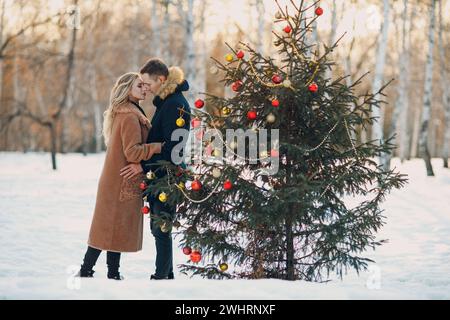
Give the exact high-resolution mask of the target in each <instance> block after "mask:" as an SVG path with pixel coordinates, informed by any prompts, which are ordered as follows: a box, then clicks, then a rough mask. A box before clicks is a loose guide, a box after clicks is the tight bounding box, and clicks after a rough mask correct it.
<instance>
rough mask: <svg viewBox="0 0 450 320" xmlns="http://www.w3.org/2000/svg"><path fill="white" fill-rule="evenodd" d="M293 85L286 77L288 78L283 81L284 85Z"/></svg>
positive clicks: (286, 86)
mask: <svg viewBox="0 0 450 320" xmlns="http://www.w3.org/2000/svg"><path fill="white" fill-rule="evenodd" d="M291 85H292V82H291V80H288V79H286V80H284V81H283V86H284V87H285V88H289V87H290V86H291Z"/></svg>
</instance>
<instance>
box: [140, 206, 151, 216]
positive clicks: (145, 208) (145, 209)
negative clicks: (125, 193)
mask: <svg viewBox="0 0 450 320" xmlns="http://www.w3.org/2000/svg"><path fill="white" fill-rule="evenodd" d="M141 212H142V214H148V213H149V212H150V208H149V207H147V206H145V207H143V208H142V209H141Z"/></svg>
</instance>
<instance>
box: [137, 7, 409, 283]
mask: <svg viewBox="0 0 450 320" xmlns="http://www.w3.org/2000/svg"><path fill="white" fill-rule="evenodd" d="M292 5H293V7H294V8H295V12H294V14H292V15H290V14H289V11H288V9H285V8H282V7H279V12H278V13H277V14H276V16H275V17H276V19H275V23H276V24H277V25H278V26H280V28H279V29H280V31H279V32H274V34H275V36H276V41H275V46H276V47H277V49H278V55H279V59H278V60H277V59H274V58H273V57H264V56H263V55H261V54H260V53H259V52H256V51H255V50H254V49H252V47H251V46H250V45H248V44H244V43H240V44H239V46H238V47H237V48H232V47H231V46H229V48H230V52H229V54H227V55H226V57H225V59H224V61H219V60H214V61H215V68H217V69H216V70H217V72H220V73H221V74H222V75H223V84H224V85H225V86H231V89H232V91H233V96H232V97H229V98H223V97H217V96H213V95H208V94H206V95H205V97H202V99H200V98H199V99H198V100H197V101H196V103H195V107H196V108H195V110H194V111H193V115H192V118H193V120H192V126H191V128H192V132H191V135H192V140H193V141H194V142H195V143H194V146H193V147H192V148H191V152H190V153H189V154H188V155H187V158H188V160H191V161H190V162H189V161H187V160H186V163H187V164H188V167H187V168H183V167H181V166H177V165H174V164H171V163H162V164H163V167H162V168H161V169H160V170H162V169H163V170H164V171H165V172H167V175H165V176H163V177H162V178H159V179H158V178H156V176H155V174H154V173H152V172H150V173H149V174H148V175H147V177H148V180H149V181H146V184H145V186H147V185H148V188H147V190H146V191H145V194H146V195H148V194H149V193H153V194H154V195H156V196H157V197H159V199H160V201H162V202H167V203H169V204H171V205H173V206H177V217H176V219H175V221H172V219H171V217H168V216H160V217H155V218H156V219H158V222H159V223H160V226H161V228H162V230H164V231H167V232H169V231H170V230H172V227H176V229H177V236H180V237H182V239H181V243H182V244H183V246H184V247H183V248H182V250H183V252H184V253H185V254H186V255H187V262H186V263H185V264H183V265H181V269H182V271H183V272H185V273H187V274H191V275H196V274H200V275H202V276H204V277H208V278H253V279H254V278H277V279H288V280H296V279H303V280H308V281H325V280H327V279H328V278H329V275H330V272H336V273H337V274H338V275H340V276H341V277H342V274H343V272H344V271H345V270H347V269H349V268H353V269H356V270H357V271H359V270H362V269H364V268H366V267H367V266H368V263H369V262H371V260H370V259H367V258H365V257H364V256H363V255H364V253H365V251H366V250H367V249H370V248H376V247H377V246H379V245H381V244H382V243H383V240H378V239H377V238H376V232H377V231H378V230H379V229H380V228H381V227H382V226H383V224H384V223H385V217H384V216H383V210H382V209H381V208H380V205H381V203H382V201H383V200H384V199H385V197H386V195H387V194H388V193H389V192H390V191H391V190H392V189H393V188H400V187H402V186H403V185H404V184H405V183H406V178H405V177H404V176H403V175H401V174H399V173H398V172H395V171H394V170H395V169H393V170H389V171H384V170H383V168H382V166H380V165H379V164H378V163H377V162H376V159H377V158H378V156H379V155H380V154H382V153H386V152H391V151H392V149H393V148H394V145H392V144H391V139H387V140H386V141H384V142H383V143H382V144H380V142H378V141H369V142H363V143H358V142H357V141H356V139H355V138H354V137H355V136H356V135H357V128H362V129H367V128H368V126H370V125H371V124H372V123H373V122H374V121H376V120H377V119H374V118H371V116H370V114H371V110H373V108H378V107H380V104H381V103H384V101H383V100H381V97H382V96H383V93H382V91H383V89H384V88H382V89H381V90H380V91H379V92H376V93H374V94H368V93H365V94H357V92H356V89H357V87H358V85H359V84H360V83H361V81H362V79H363V77H361V78H360V79H358V80H357V81H355V82H354V83H353V84H352V85H350V86H347V85H346V84H345V77H339V78H337V79H335V80H332V79H329V78H325V74H326V69H327V68H330V69H331V68H332V67H333V65H334V63H333V62H332V61H331V59H330V52H331V51H332V50H333V49H334V48H335V47H336V46H337V43H338V41H339V40H338V41H337V42H336V43H335V44H333V46H331V47H327V46H325V45H324V46H323V50H322V51H323V53H322V54H320V55H319V53H318V52H319V50H315V49H314V48H316V49H317V47H314V46H311V45H310V44H307V41H306V38H307V37H308V36H309V34H310V33H311V27H310V26H311V25H312V23H314V21H315V20H316V19H319V18H320V16H321V15H322V13H323V10H322V8H320V7H313V5H311V6H310V7H308V6H304V4H303V1H302V2H301V3H300V4H295V3H294V2H292ZM308 16H309V17H308ZM213 72H215V71H214V69H213ZM206 109H208V111H209V112H207V111H205V110H206ZM345 199H351V200H352V201H344V200H345ZM348 203H352V205H349V204H348ZM144 213H148V210H146V212H144ZM174 231H175V229H174ZM180 250H181V248H180Z"/></svg>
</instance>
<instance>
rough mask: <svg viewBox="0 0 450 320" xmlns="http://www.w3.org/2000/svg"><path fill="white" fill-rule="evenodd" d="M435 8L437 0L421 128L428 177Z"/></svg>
mask: <svg viewBox="0 0 450 320" xmlns="http://www.w3.org/2000/svg"><path fill="white" fill-rule="evenodd" d="M435 8H436V0H432V1H431V6H430V12H429V15H430V16H429V19H430V22H429V29H428V54H427V61H426V65H425V90H424V97H423V110H422V123H421V128H420V138H419V147H420V154H421V156H422V157H423V159H424V160H425V166H426V170H427V175H428V176H434V173H433V167H432V165H431V157H430V152H429V150H428V131H429V122H430V116H431V98H432V93H433V92H432V91H433V86H432V81H433V49H434V28H435V20H436V16H435Z"/></svg>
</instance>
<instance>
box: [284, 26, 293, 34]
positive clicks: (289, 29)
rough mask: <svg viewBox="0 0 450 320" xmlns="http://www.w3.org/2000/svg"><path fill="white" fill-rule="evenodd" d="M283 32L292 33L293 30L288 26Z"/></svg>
mask: <svg viewBox="0 0 450 320" xmlns="http://www.w3.org/2000/svg"><path fill="white" fill-rule="evenodd" d="M283 31H284V32H286V33H291V31H292V28H291V26H286V27H284V29H283Z"/></svg>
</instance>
